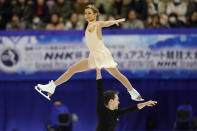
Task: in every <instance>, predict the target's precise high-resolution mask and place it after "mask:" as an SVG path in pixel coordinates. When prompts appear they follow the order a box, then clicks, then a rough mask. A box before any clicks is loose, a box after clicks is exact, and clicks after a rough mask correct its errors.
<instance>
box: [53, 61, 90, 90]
mask: <svg viewBox="0 0 197 131" xmlns="http://www.w3.org/2000/svg"><path fill="white" fill-rule="evenodd" d="M88 69H89V68H88V58H85V59H82V60H80V61H79V62H77V63H75V64H73V65H72V66H70V67H69V68H68V70H67V71H66V72H65V73H64V74H62V75H61V76H60V77H59V78H58V79H57V80H56V81H55V82H54V83H55V85H56V86H58V85H60V84H62V83H64V82H66V81H68V80H69V79H70V78H71V77H72V76H73V75H74V74H75V73H77V72H83V71H86V70H88Z"/></svg>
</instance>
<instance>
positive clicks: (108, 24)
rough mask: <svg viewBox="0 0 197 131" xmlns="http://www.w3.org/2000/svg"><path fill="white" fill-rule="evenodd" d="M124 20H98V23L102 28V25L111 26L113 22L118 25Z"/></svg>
mask: <svg viewBox="0 0 197 131" xmlns="http://www.w3.org/2000/svg"><path fill="white" fill-rule="evenodd" d="M124 21H125V18H122V19H118V20H110V21H98V24H99V26H100V27H101V28H102V27H109V26H112V25H114V24H116V25H117V26H119V23H120V22H124Z"/></svg>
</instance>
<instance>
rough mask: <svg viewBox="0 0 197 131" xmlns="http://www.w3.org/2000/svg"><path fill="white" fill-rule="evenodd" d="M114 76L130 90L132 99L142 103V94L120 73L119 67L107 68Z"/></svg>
mask: <svg viewBox="0 0 197 131" xmlns="http://www.w3.org/2000/svg"><path fill="white" fill-rule="evenodd" d="M105 69H106V70H107V71H108V72H109V73H110V74H111V75H112V76H114V77H115V78H116V79H117V80H119V81H120V82H121V83H122V84H123V85H124V86H125V87H126V88H127V90H128V92H129V93H130V95H131V98H132V99H133V100H136V101H142V100H143V99H142V97H141V96H140V94H139V93H138V92H137V91H136V90H135V89H134V88H133V87H132V85H131V83H130V82H129V80H128V79H127V78H126V77H125V76H124V75H123V74H121V73H120V71H119V70H118V68H117V67H115V68H105Z"/></svg>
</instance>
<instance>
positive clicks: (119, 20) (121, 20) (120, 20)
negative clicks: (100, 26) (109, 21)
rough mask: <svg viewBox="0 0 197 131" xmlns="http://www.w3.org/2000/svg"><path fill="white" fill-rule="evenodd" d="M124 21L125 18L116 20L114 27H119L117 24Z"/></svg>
mask: <svg viewBox="0 0 197 131" xmlns="http://www.w3.org/2000/svg"><path fill="white" fill-rule="evenodd" d="M124 21H125V18H122V19H118V20H116V25H117V26H119V23H120V22H124Z"/></svg>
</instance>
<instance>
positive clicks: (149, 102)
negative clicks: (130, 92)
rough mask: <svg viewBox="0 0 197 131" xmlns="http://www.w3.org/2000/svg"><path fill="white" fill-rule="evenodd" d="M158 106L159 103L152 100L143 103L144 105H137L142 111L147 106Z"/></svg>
mask: <svg viewBox="0 0 197 131" xmlns="http://www.w3.org/2000/svg"><path fill="white" fill-rule="evenodd" d="M156 104H157V101H152V100H149V101H147V102H143V103H139V104H137V107H138V109H142V108H144V107H145V106H154V105H156Z"/></svg>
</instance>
